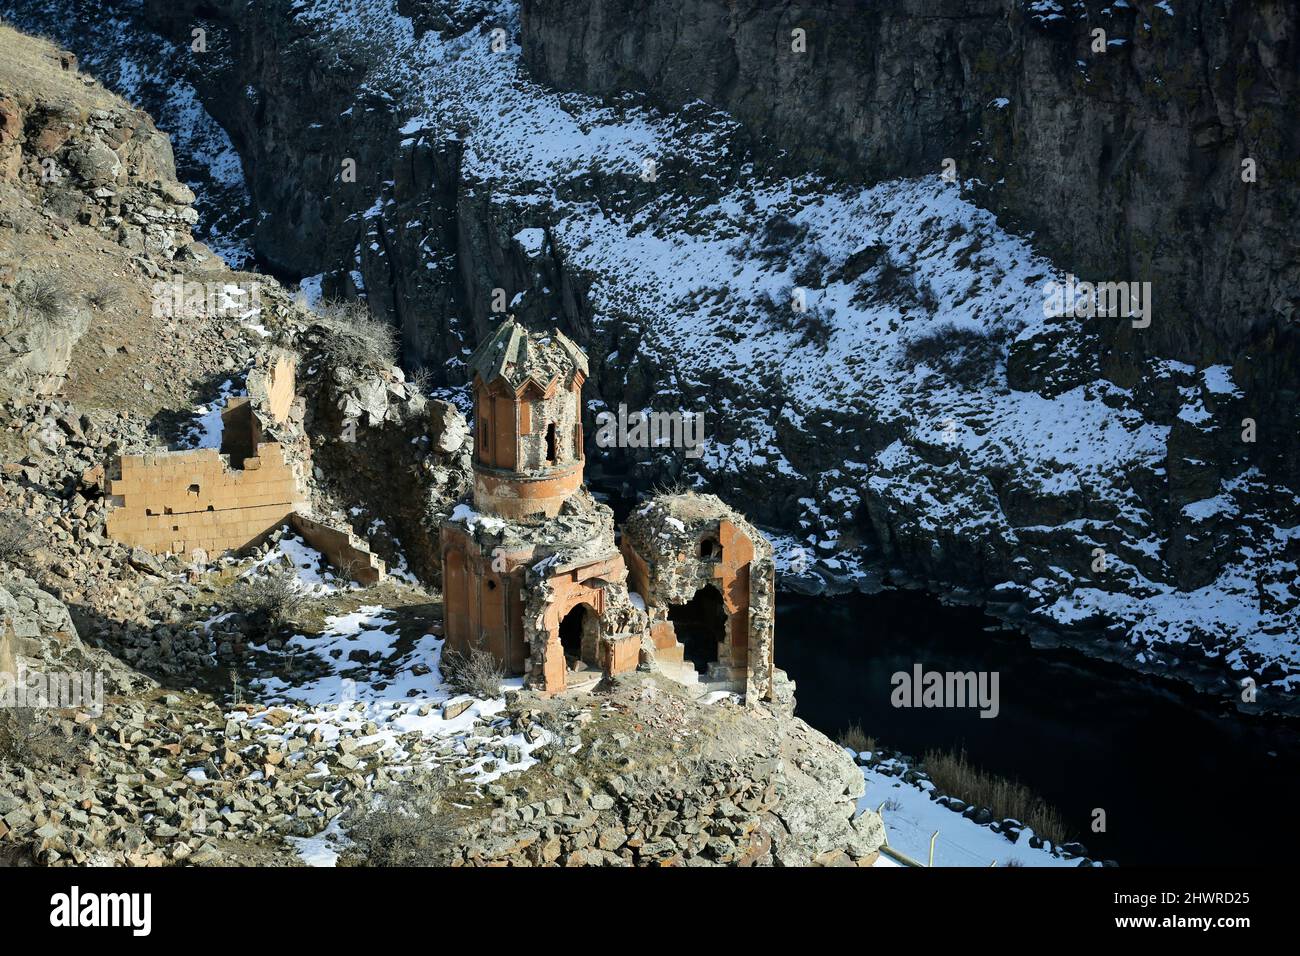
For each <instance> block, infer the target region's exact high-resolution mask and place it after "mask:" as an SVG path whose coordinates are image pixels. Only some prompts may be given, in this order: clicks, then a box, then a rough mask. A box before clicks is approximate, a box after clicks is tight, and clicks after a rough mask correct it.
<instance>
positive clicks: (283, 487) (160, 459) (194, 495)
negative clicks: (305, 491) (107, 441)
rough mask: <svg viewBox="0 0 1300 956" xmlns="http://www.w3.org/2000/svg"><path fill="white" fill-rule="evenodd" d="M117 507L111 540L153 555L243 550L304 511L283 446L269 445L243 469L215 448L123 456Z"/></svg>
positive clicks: (116, 474)
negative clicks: (144, 550) (292, 515)
mask: <svg viewBox="0 0 1300 956" xmlns="http://www.w3.org/2000/svg"><path fill="white" fill-rule="evenodd" d="M110 469H111V472H110V473H111V474H112V477H111V478H110V484H109V493H110V494H111V495H112V496H113V500H114V503H115V504H116V508H115V509H114V510H113V511H112V512H110V513H109V516H108V533H109V535H110V536H111V537H113V538H115V539H116V540H118V541H121V542H123V543H125V544H129V545H132V546H135V547H142V548H144V549H146V550H148V551H152V552H154V553H155V554H163V553H169V552H170V553H172V554H190V553H192V552H193V551H195V550H202V551H205V552H207V553H208V554H219V553H221V552H223V551H231V550H238V549H241V548H245V547H248V546H249V545H251V544H253V543H255V542H256V541H257V540H258V539H259V538H261V537H262V535H264V534H266V533H267V532H269V531H271V530H272V529H274V528H277V527H279V526H281V525H283V524H284V523H285V521H287V520H288V518H289V515H291V514H292V513H293V512H294V511H296V510H298V509H299V508H301V507H303V506H304V500H303V495H302V492H301V490H300V488H299V483H298V479H297V478H296V476H295V475H294V473H293V470H292V468H290V466H289V464H288V462H286V461H285V458H284V454H283V452H282V451H281V449H280V446H279V445H278V444H276V443H274V442H267V443H264V444H262V445H261V446H259V448H258V454H257V456H256V457H252V458H247V459H245V460H244V463H243V468H242V469H236V468H231V467H230V465H229V461H228V459H227V458H225V457H224V456H222V455H221V454H220V453H219V452H218V451H217V450H216V449H212V448H203V449H198V450H195V451H177V452H162V453H159V454H156V455H148V456H145V455H126V456H123V457H121V458H119V459H117V461H115V462H114V463H112V465H111V466H110Z"/></svg>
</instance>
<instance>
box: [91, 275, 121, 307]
mask: <svg viewBox="0 0 1300 956" xmlns="http://www.w3.org/2000/svg"><path fill="white" fill-rule="evenodd" d="M85 296H86V303H87V304H88V305H90V306H92V307H93V308H95V309H96V310H98V311H100V312H103V311H104V310H105V309H111V308H112V307H113V306H115V305H117V304H118V303H119V302H121V301H122V287H121V286H119V285H117V284H116V283H114V282H102V283H100V284H99V285H97V286H95V288H93V289H90V290H89V291H88V292H86V293H85Z"/></svg>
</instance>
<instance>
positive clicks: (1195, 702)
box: [776, 591, 1300, 865]
mask: <svg viewBox="0 0 1300 956" xmlns="http://www.w3.org/2000/svg"><path fill="white" fill-rule="evenodd" d="M776 622H777V623H776V662H777V666H779V667H781V668H783V669H784V670H785V671H786V672H787V673H788V674H789V675H790V677H791V678H792V679H793V680H794V681H795V682H796V684H797V690H796V699H797V702H798V707H797V713H798V714H799V715H800V716H802V717H803V718H804V719H805V720H807V721H808V722H809V723H810V724H812V725H813V726H814V727H816V728H818V729H819V730H821V731H823V732H824V733H826V734H828V735H829V736H831V737H837V736H838V735H839V733H840V732H841V731H842V730H843V729H844V728H845V727H847V726H848V725H849V724H851V723H854V722H856V723H858V724H860V725H861V726H862V729H863V730H864V732H865V733H867V734H869V735H871V736H873V737H875V739H876V740H877V742H878V744H879V745H881V746H883V747H886V748H889V749H893V750H900V751H903V752H904V753H907V754H912V755H915V756H918V757H919V756H920V755H921V754H922V753H923V752H924V751H926V750H928V749H950V750H957V749H961V748H963V747H964V748H965V749H966V752H967V754H968V755H969V756H970V758H971V760H972V762H974V763H975V764H976V765H977V766H980V767H982V768H983V769H985V770H987V771H990V772H993V773H997V774H1000V775H1003V776H1006V777H1011V778H1014V779H1017V780H1019V781H1020V782H1022V783H1024V784H1026V785H1027V786H1029V787H1030V788H1032V789H1033V790H1035V791H1037V792H1038V793H1040V794H1041V795H1042V796H1043V797H1045V798H1046V799H1047V800H1048V801H1049V802H1051V803H1053V804H1054V805H1055V806H1056V807H1057V808H1058V809H1059V810H1060V811H1061V813H1062V815H1063V816H1064V817H1065V819H1066V822H1067V825H1068V826H1069V827H1071V828H1072V829H1073V831H1074V834H1075V836H1076V837H1077V839H1078V840H1079V841H1080V842H1082V843H1083V844H1084V845H1085V846H1086V847H1087V848H1088V850H1089V853H1090V855H1092V856H1094V857H1097V858H1107V859H1114V860H1117V861H1118V862H1119V863H1120V864H1121V865H1125V864H1136V865H1141V864H1162V863H1163V864H1191V863H1239V864H1254V863H1266V862H1283V861H1289V860H1290V858H1291V856H1292V851H1294V850H1296V849H1297V848H1300V827H1297V826H1296V823H1295V816H1294V814H1295V809H1296V807H1298V806H1300V772H1297V771H1298V770H1300V765H1298V762H1297V759H1296V755H1297V751H1296V749H1295V747H1294V742H1295V740H1296V729H1295V726H1294V725H1293V724H1283V723H1281V722H1278V721H1264V720H1261V719H1246V718H1244V717H1242V716H1241V715H1238V714H1236V713H1235V712H1229V711H1228V710H1227V709H1226V708H1224V707H1223V706H1221V705H1218V704H1216V703H1215V702H1213V701H1209V700H1207V699H1206V698H1203V697H1200V696H1197V695H1195V694H1193V693H1192V692H1190V691H1185V690H1183V689H1182V688H1180V687H1179V686H1176V685H1173V684H1172V683H1165V682H1162V681H1158V680H1155V679H1152V678H1147V677H1144V676H1142V675H1140V674H1136V673H1134V672H1130V671H1128V670H1126V669H1124V668H1121V667H1118V666H1117V665H1113V664H1104V663H1101V662H1095V661H1092V660H1090V659H1088V658H1086V657H1084V656H1083V655H1081V654H1079V653H1078V652H1074V651H1070V650H1068V649H1060V650H1040V649H1034V648H1031V647H1030V646H1029V640H1028V638H1027V637H1025V636H1023V635H1020V634H1019V633H1017V632H1010V631H1007V630H1005V629H1002V628H999V627H997V624H996V622H995V621H994V620H993V619H991V618H989V617H987V616H986V615H985V614H984V613H983V612H981V611H979V610H978V609H973V608H966V607H950V606H946V605H944V604H942V603H941V602H940V601H939V600H938V599H937V598H935V597H934V596H933V595H930V594H926V593H923V592H912V591H884V592H881V593H879V594H875V595H864V594H859V593H852V594H846V595H840V596H836V597H805V596H801V595H795V594H789V593H785V592H782V593H780V594H778V596H777V616H776ZM918 663H919V664H921V665H923V667H924V668H925V670H927V671H929V670H935V671H989V672H992V671H996V672H997V673H998V675H999V678H998V690H999V694H998V696H999V704H1000V711H999V714H998V716H997V717H995V718H992V719H988V718H981V717H980V716H979V713H978V710H977V709H964V710H962V709H953V708H934V709H917V708H897V707H894V706H892V705H891V701H890V697H891V692H892V690H893V685H892V684H891V675H893V674H894V673H895V672H898V671H906V672H908V673H911V672H912V670H913V667H914V665H916V664H918ZM1095 808H1101V809H1104V810H1105V812H1106V832H1104V833H1095V832H1093V831H1092V826H1091V824H1092V819H1093V810H1094V809H1095Z"/></svg>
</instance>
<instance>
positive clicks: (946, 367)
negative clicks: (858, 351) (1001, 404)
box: [905, 322, 1002, 386]
mask: <svg viewBox="0 0 1300 956" xmlns="http://www.w3.org/2000/svg"><path fill="white" fill-rule="evenodd" d="M905 354H906V356H907V361H908V364H909V365H918V364H925V365H928V366H929V367H930V368H932V369H934V370H935V371H936V372H940V373H941V374H943V375H946V376H947V377H948V378H950V379H952V380H953V381H955V382H957V383H958V384H959V385H965V386H974V385H979V384H982V383H983V382H985V381H987V379H988V378H989V376H990V375H992V374H993V370H994V369H995V368H997V363H998V359H999V358H1000V357H1001V355H1002V344H1001V342H1000V341H999V340H998V339H997V337H995V336H994V335H992V334H990V333H989V332H985V331H982V330H980V329H972V328H967V327H965V326H959V325H957V324H956V323H953V322H945V323H943V324H942V325H939V326H937V327H935V328H934V329H931V330H930V331H929V332H926V333H924V334H922V335H918V336H917V337H915V338H913V339H910V340H908V342H907V345H906V347H905Z"/></svg>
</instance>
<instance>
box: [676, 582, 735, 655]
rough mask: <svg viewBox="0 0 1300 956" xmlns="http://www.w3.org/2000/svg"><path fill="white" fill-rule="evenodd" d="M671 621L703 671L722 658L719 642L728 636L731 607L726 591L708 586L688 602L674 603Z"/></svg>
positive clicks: (684, 648)
mask: <svg viewBox="0 0 1300 956" xmlns="http://www.w3.org/2000/svg"><path fill="white" fill-rule="evenodd" d="M668 620H670V621H672V623H673V630H674V631H676V633H677V640H678V641H679V642H680V643H681V644H682V648H683V654H684V655H685V657H686V659H687V660H688V661H690V662H691V663H692V664H694V665H695V669H696V670H697V671H699V672H700V673H701V674H703V673H706V672H707V671H708V669H709V665H710V664H712V663H714V662H715V661H717V659H718V645H719V644H720V643H722V642H723V641H725V640H726V638H727V609H726V607H725V606H724V605H723V603H722V592H720V591H719V590H718V589H717V588H715V587H712V586H710V585H705V586H704V587H702V588H700V589H699V590H698V591H696V592H695V596H694V597H693V598H691V599H690V600H689V601H687V602H686V603H685V604H674V605H672V606H670V607H669V608H668Z"/></svg>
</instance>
